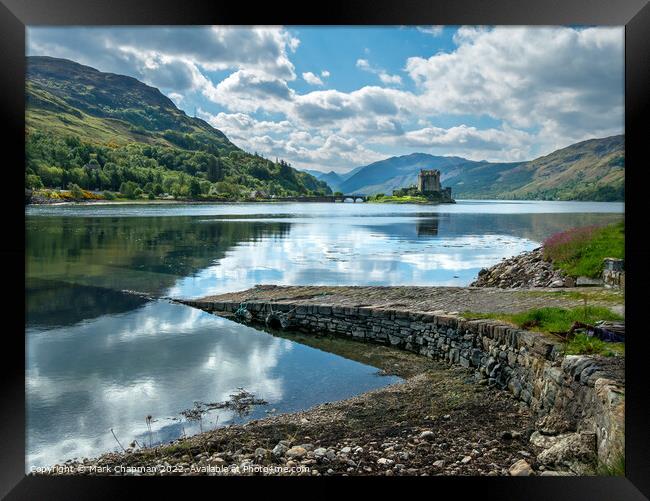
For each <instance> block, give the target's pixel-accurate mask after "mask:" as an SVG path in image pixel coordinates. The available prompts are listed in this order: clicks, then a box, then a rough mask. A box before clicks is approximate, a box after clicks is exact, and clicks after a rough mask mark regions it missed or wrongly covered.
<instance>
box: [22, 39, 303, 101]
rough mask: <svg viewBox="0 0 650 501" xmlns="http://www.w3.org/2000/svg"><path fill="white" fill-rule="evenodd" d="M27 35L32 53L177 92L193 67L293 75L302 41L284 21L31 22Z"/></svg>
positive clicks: (186, 83) (189, 81) (188, 80)
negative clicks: (280, 24) (136, 24)
mask: <svg viewBox="0 0 650 501" xmlns="http://www.w3.org/2000/svg"><path fill="white" fill-rule="evenodd" d="M27 36H28V52H29V54H31V55H41V54H43V55H49V56H54V57H65V58H70V59H74V60H75V61H78V62H80V63H82V64H87V65H89V66H92V67H94V68H97V69H100V70H101V71H112V72H115V73H122V74H124V73H127V74H129V75H132V76H135V77H136V78H140V79H142V80H143V81H145V82H147V83H150V84H152V85H156V86H159V87H163V88H166V89H169V90H171V91H174V92H179V91H182V90H185V89H187V88H189V87H191V86H192V83H193V82H194V80H193V79H192V78H190V76H191V73H192V71H193V70H197V71H198V70H201V71H214V70H229V69H234V70H238V69H249V70H256V71H260V72H264V73H267V74H269V75H273V76H275V77H278V78H283V79H285V80H293V79H294V78H295V70H294V66H293V63H292V62H291V60H290V58H289V52H293V51H295V50H296V48H297V47H298V45H299V43H300V42H299V40H298V39H296V38H295V37H293V36H292V35H291V34H290V33H289V32H288V31H286V30H285V29H284V28H281V27H225V26H200V27H142V26H139V27H133V28H132V27H83V28H80V27H73V28H70V27H47V28H39V27H30V28H28V31H27ZM165 73H166V75H165Z"/></svg>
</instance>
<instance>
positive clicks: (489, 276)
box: [470, 247, 575, 288]
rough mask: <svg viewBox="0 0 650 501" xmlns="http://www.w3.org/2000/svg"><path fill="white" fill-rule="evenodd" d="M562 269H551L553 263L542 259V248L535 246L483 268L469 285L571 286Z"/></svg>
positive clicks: (509, 286) (573, 284) (510, 286)
mask: <svg viewBox="0 0 650 501" xmlns="http://www.w3.org/2000/svg"><path fill="white" fill-rule="evenodd" d="M568 279H569V277H567V276H566V275H565V274H564V272H563V271H561V270H555V269H553V264H552V263H551V262H549V261H545V260H544V251H543V249H542V248H541V247H540V248H537V249H535V250H533V251H530V252H523V253H521V254H519V255H518V256H514V257H511V258H510V259H504V260H502V261H501V262H500V263H498V264H496V265H494V266H492V267H490V268H483V269H482V270H481V271H480V272H479V274H478V277H477V279H476V280H475V281H474V282H472V283H471V284H470V287H500V288H520V287H524V288H527V287H573V286H575V282H574V281H573V280H571V281H569V280H568Z"/></svg>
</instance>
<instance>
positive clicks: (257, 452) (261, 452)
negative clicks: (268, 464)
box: [255, 447, 268, 457]
mask: <svg viewBox="0 0 650 501" xmlns="http://www.w3.org/2000/svg"><path fill="white" fill-rule="evenodd" d="M267 452H268V451H267V450H266V449H264V448H262V447H258V448H257V449H255V457H264V456H266V453H267Z"/></svg>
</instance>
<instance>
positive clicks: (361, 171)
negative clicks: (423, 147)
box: [340, 153, 480, 194]
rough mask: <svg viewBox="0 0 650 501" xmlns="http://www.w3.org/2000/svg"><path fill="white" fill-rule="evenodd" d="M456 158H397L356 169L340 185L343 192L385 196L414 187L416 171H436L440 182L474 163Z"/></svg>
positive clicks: (410, 156) (413, 156) (418, 156)
mask: <svg viewBox="0 0 650 501" xmlns="http://www.w3.org/2000/svg"><path fill="white" fill-rule="evenodd" d="M478 163H480V162H472V161H471V160H467V159H465V158H460V157H443V156H434V155H429V154H426V153H411V154H410V155H404V156H400V157H391V158H387V159H386V160H380V161H378V162H374V163H371V164H370V165H367V166H365V167H361V168H359V167H357V169H356V172H355V173H354V174H352V175H351V176H349V177H348V178H347V179H346V180H345V181H344V182H343V183H342V184H341V187H340V188H341V191H342V192H343V193H366V194H373V193H387V194H390V193H391V192H392V191H393V190H394V189H397V188H402V187H405V186H409V185H411V184H415V182H416V181H417V176H418V172H419V171H420V169H439V170H440V173H441V180H442V181H444V180H445V177H448V176H449V175H450V174H453V173H456V172H457V171H458V170H459V169H461V168H463V167H464V166H467V165H469V164H478Z"/></svg>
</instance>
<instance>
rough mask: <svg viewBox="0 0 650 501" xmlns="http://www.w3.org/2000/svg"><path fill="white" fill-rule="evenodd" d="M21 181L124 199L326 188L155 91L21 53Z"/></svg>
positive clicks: (308, 191)
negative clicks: (235, 141)
mask: <svg viewBox="0 0 650 501" xmlns="http://www.w3.org/2000/svg"><path fill="white" fill-rule="evenodd" d="M26 154H27V163H26V172H25V174H26V186H27V187H28V188H34V189H38V188H41V187H47V188H67V187H68V186H69V185H71V184H73V185H78V186H79V187H81V188H83V189H86V190H96V191H102V190H106V191H111V192H118V191H119V192H121V193H122V194H123V195H125V196H128V197H130V198H134V197H140V196H144V195H147V194H149V196H150V197H154V196H159V195H162V194H170V195H173V196H176V197H191V198H202V197H210V196H213V197H225V198H232V199H238V198H245V197H248V196H250V194H251V192H257V194H258V195H261V196H272V195H275V196H291V195H312V194H313V195H318V194H327V193H330V192H331V190H330V189H329V187H328V186H327V184H326V183H324V182H322V181H319V180H317V179H316V178H315V177H313V176H311V175H310V174H307V173H305V172H300V171H298V170H296V169H294V168H292V167H291V166H290V165H288V164H287V163H286V162H284V161H280V162H277V163H276V162H271V161H270V160H267V159H265V158H263V157H261V156H259V155H257V154H250V153H247V152H245V151H243V150H241V149H240V148H238V147H237V146H235V145H234V144H232V143H231V142H230V141H229V140H228V138H227V137H226V136H225V135H224V134H223V133H222V132H221V131H219V130H217V129H215V128H213V127H212V126H210V125H209V124H208V123H207V122H205V121H203V120H201V119H199V118H194V117H189V116H187V115H186V114H185V113H184V112H183V111H182V110H179V109H178V108H177V107H176V106H175V105H174V103H173V102H172V101H171V100H170V99H169V98H167V97H166V96H164V95H163V94H162V93H161V92H160V91H158V89H155V88H153V87H150V86H148V85H145V84H144V83H142V82H140V81H138V80H137V79H135V78H131V77H127V76H123V75H115V74H111V73H103V72H100V71H97V70H95V69H93V68H90V67H88V66H83V65H80V64H78V63H75V62H72V61H68V60H65V59H56V58H51V57H28V58H27V82H26Z"/></svg>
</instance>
